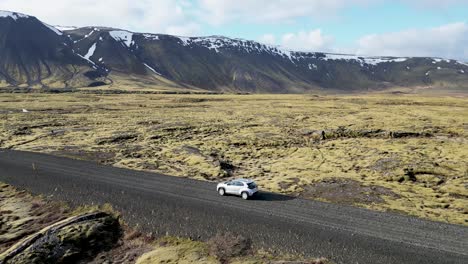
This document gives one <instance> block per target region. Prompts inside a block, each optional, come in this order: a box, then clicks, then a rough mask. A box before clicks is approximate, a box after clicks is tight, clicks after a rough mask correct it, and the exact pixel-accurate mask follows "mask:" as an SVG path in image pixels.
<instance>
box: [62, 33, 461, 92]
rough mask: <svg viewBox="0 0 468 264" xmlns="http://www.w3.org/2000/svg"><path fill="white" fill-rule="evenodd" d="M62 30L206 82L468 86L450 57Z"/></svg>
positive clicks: (125, 68)
mask: <svg viewBox="0 0 468 264" xmlns="http://www.w3.org/2000/svg"><path fill="white" fill-rule="evenodd" d="M96 31H99V34H96ZM66 32H67V34H69V36H70V38H72V39H73V40H74V42H75V43H74V44H75V47H76V49H77V50H83V51H86V50H87V49H91V48H92V47H94V46H93V45H96V46H97V50H96V51H97V52H102V53H101V55H102V56H103V57H100V56H96V58H97V57H99V58H98V60H101V62H103V64H104V65H106V66H108V67H109V68H110V69H113V70H117V71H122V72H127V73H133V74H144V72H145V71H144V70H145V69H144V68H145V67H146V74H153V75H159V76H163V77H165V78H167V79H169V80H173V81H174V82H176V83H179V84H181V85H188V86H195V87H202V88H206V89H209V90H221V91H243V92H273V93H278V92H306V91H308V90H311V89H334V90H344V91H354V90H362V89H378V88H386V87H393V86H428V85H445V86H449V87H455V88H466V87H467V86H468V82H467V81H468V74H467V73H468V65H466V64H463V63H461V62H458V61H455V60H442V59H439V58H416V57H415V58H394V57H365V58H364V57H358V56H353V55H340V54H326V53H319V52H309V53H307V52H293V51H287V50H283V49H280V48H279V47H274V46H268V45H264V44H260V43H257V42H254V41H247V40H242V39H230V38H226V37H221V36H212V37H191V38H187V37H177V36H170V35H161V34H142V33H132V32H128V31H124V30H118V29H110V28H84V29H76V30H71V31H66ZM93 35H94V37H93ZM87 39H89V40H88V41H87ZM106 40H112V41H111V43H109V42H108V41H106ZM115 41H117V42H119V44H120V45H116V43H115ZM110 47H112V48H111V49H109V48H110ZM104 53H105V54H104ZM124 58H125V59H124ZM148 70H149V71H148Z"/></svg>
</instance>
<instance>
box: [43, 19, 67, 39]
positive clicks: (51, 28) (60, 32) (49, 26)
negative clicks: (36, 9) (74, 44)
mask: <svg viewBox="0 0 468 264" xmlns="http://www.w3.org/2000/svg"><path fill="white" fill-rule="evenodd" d="M41 23H42V24H43V25H44V26H46V27H48V28H49V29H50V30H52V31H53V32H55V34H57V35H60V36H61V35H63V33H62V31H60V30H58V29H57V28H55V27H53V26H51V25H48V24H46V23H44V22H41Z"/></svg>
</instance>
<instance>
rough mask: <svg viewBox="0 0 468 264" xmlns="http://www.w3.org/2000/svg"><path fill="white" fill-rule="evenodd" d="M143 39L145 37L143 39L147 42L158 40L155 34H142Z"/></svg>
mask: <svg viewBox="0 0 468 264" xmlns="http://www.w3.org/2000/svg"><path fill="white" fill-rule="evenodd" d="M143 37H145V39H149V40H159V36H158V35H156V34H146V33H145V34H143Z"/></svg>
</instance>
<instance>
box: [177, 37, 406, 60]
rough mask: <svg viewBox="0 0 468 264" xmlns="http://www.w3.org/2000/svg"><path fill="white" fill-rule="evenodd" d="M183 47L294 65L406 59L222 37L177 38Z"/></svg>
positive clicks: (404, 58) (403, 58)
mask: <svg viewBox="0 0 468 264" xmlns="http://www.w3.org/2000/svg"><path fill="white" fill-rule="evenodd" d="M177 38H178V39H179V40H180V43H181V44H182V45H183V46H190V45H198V46H202V47H205V48H207V49H210V50H214V51H215V52H217V53H219V52H222V51H223V50H227V49H232V48H236V49H241V50H242V51H245V52H247V53H253V52H256V53H262V52H266V53H269V54H272V55H277V56H281V57H284V58H287V59H289V60H290V61H291V62H292V63H296V62H298V61H300V60H303V59H317V60H325V61H328V60H345V61H355V62H357V63H359V64H361V66H364V64H368V65H377V64H380V63H390V62H404V61H406V60H407V59H408V58H406V57H361V56H356V55H348V54H333V53H318V52H296V51H291V50H288V49H285V48H283V47H281V46H272V45H266V44H261V43H258V42H255V41H249V40H244V39H237V38H236V39H231V38H227V37H222V36H210V37H181V36H177Z"/></svg>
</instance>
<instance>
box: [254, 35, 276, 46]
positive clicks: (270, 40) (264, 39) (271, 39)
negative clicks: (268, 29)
mask: <svg viewBox="0 0 468 264" xmlns="http://www.w3.org/2000/svg"><path fill="white" fill-rule="evenodd" d="M258 41H260V42H261V43H264V44H271V45H275V44H276V37H275V35H273V34H265V35H262V36H260V37H259V38H258Z"/></svg>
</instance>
